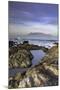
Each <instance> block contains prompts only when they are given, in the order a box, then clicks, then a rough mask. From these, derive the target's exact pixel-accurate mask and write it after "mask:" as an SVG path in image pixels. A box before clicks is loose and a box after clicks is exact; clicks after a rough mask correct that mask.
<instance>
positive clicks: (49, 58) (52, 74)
mask: <svg viewBox="0 0 60 90" xmlns="http://www.w3.org/2000/svg"><path fill="white" fill-rule="evenodd" d="M23 47H24V48H23ZM33 47H34V48H33ZM37 47H38V48H37ZM14 48H15V47H14ZM28 48H29V49H28ZM32 48H33V49H39V48H40V49H42V47H39V46H33V45H27V44H25V45H19V46H18V48H17V50H16V51H17V53H16V52H15V53H14V54H12V53H11V54H9V58H10V59H9V64H10V65H9V67H10V68H13V67H25V68H26V67H30V66H31V60H32V58H33V56H32V54H31V53H30V49H32ZM10 50H12V49H11V48H10ZM13 50H14V49H13ZM11 52H12V51H11ZM11 55H12V56H11ZM17 56H20V57H17ZM23 57H24V58H23ZM27 57H29V58H27ZM11 58H12V59H13V60H11ZM24 60H25V61H24ZM12 61H13V62H12ZM17 61H19V62H17ZM14 62H15V63H14ZM21 62H24V64H21ZM27 62H28V63H27ZM13 64H14V65H13ZM56 85H58V46H57V45H55V46H53V47H52V48H51V49H49V50H47V54H46V56H45V57H44V58H43V59H42V60H41V62H40V63H39V64H38V65H36V66H34V67H31V68H29V69H28V70H27V71H26V72H24V73H22V74H21V73H20V72H18V73H16V75H15V76H14V77H9V88H22V87H40V86H56Z"/></svg>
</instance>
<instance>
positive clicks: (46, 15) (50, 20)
mask: <svg viewBox="0 0 60 90" xmlns="http://www.w3.org/2000/svg"><path fill="white" fill-rule="evenodd" d="M8 12H9V34H10V35H25V34H28V33H31V32H32V33H35V32H38V33H46V34H51V35H55V36H56V35H57V34H58V5H57V4H44V3H27V2H15V1H9V10H8Z"/></svg>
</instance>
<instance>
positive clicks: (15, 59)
mask: <svg viewBox="0 0 60 90" xmlns="http://www.w3.org/2000/svg"><path fill="white" fill-rule="evenodd" d="M32 58H33V56H32V54H31V52H30V51H27V50H24V49H23V50H19V51H18V52H17V53H15V54H14V55H10V57H9V68H13V67H21V68H23V67H25V68H26V67H29V66H31V64H32Z"/></svg>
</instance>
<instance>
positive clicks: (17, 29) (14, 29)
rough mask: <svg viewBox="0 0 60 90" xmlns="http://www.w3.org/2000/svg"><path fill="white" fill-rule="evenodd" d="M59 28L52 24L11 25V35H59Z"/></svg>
mask: <svg viewBox="0 0 60 90" xmlns="http://www.w3.org/2000/svg"><path fill="white" fill-rule="evenodd" d="M57 31H58V26H57V25H51V24H41V23H36V22H35V23H32V22H29V23H28V25H25V26H24V25H19V24H9V34H10V35H23V34H28V33H30V32H41V33H46V34H51V35H57Z"/></svg>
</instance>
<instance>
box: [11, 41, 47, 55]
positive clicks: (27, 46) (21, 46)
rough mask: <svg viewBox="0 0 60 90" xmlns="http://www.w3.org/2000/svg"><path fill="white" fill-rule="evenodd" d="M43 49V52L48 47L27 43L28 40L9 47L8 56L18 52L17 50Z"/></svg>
mask: <svg viewBox="0 0 60 90" xmlns="http://www.w3.org/2000/svg"><path fill="white" fill-rule="evenodd" d="M23 49H25V50H28V51H29V50H43V51H44V52H47V51H48V48H46V47H43V46H38V45H33V44H29V43H28V41H26V42H25V41H24V43H23V44H18V45H17V46H13V47H10V48H9V56H10V55H12V54H14V53H16V52H18V51H19V50H23Z"/></svg>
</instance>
